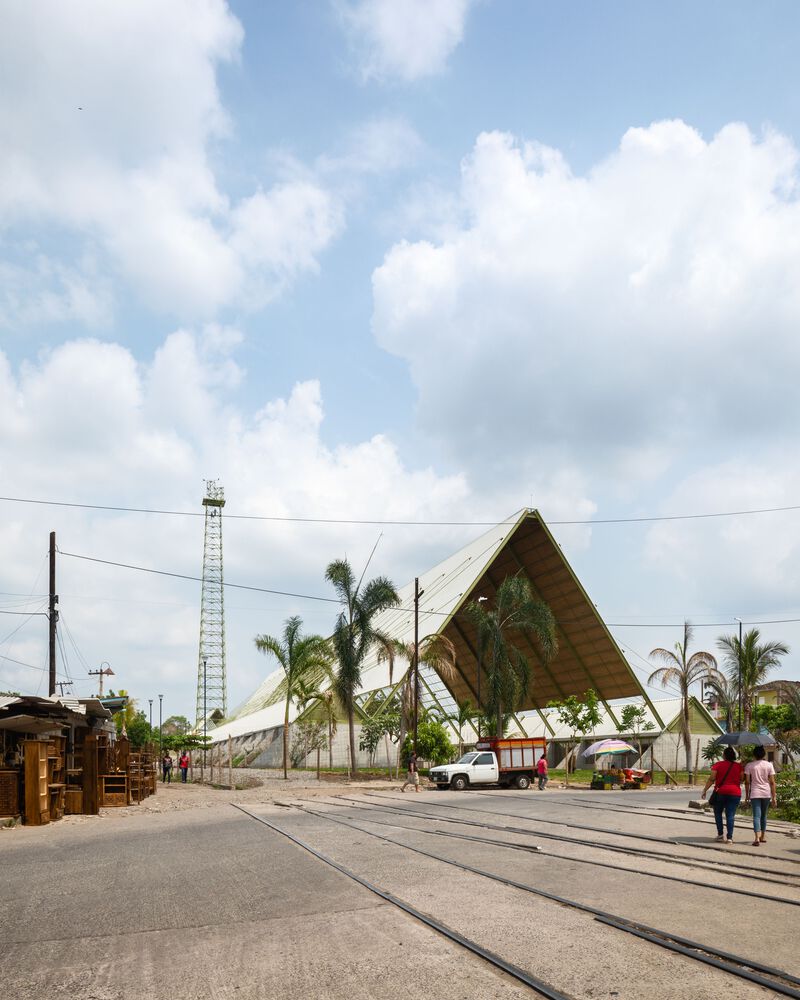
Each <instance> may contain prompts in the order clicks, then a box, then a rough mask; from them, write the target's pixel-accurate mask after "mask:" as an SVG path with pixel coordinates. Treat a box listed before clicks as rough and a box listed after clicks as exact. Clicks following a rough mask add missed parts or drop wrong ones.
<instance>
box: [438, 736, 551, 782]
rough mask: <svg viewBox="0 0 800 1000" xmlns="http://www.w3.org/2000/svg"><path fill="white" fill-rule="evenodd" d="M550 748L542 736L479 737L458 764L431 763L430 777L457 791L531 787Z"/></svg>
mask: <svg viewBox="0 0 800 1000" xmlns="http://www.w3.org/2000/svg"><path fill="white" fill-rule="evenodd" d="M546 752H547V742H546V740H543V739H541V738H536V739H534V738H530V739H508V740H506V739H502V740H499V739H496V738H494V737H486V738H484V739H481V740H478V742H477V743H476V744H475V749H474V750H470V751H469V752H468V753H465V754H464V755H463V756H462V757H461V758H460V759H459V760H457V761H456V762H455V764H442V765H440V766H439V767H432V768H431V769H430V772H429V775H428V777H429V779H430V780H431V781H432V782H433V784H434V785H435V786H436V788H439V789H446V788H452V789H454V790H455V791H457V792H461V791H463V790H464V789H465V788H469V786H470V785H500V786H501V787H503V788H530V785H531V782H532V781H533V780H534V778H535V777H536V764H537V763H538V761H539V758H540V757H541V756H542V755H543V754H545V753H546Z"/></svg>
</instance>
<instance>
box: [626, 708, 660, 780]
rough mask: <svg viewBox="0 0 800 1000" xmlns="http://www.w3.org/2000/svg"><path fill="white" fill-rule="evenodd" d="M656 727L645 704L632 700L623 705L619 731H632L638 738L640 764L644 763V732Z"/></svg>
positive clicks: (635, 737)
mask: <svg viewBox="0 0 800 1000" xmlns="http://www.w3.org/2000/svg"><path fill="white" fill-rule="evenodd" d="M655 728H656V727H655V726H654V725H653V723H652V722H651V721H650V720H649V719H648V718H647V710H646V709H645V707H644V705H637V704H636V703H635V702H630V703H629V704H628V705H623V706H622V712H621V713H620V720H619V726H618V727H617V732H619V733H621V734H628V733H630V734H631V735H632V736H633V738H634V739H635V740H636V747H637V749H638V751H639V766H640V767H641V764H642V733H649V732H652V730H654V729H655Z"/></svg>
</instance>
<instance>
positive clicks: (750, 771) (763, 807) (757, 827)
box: [744, 747, 778, 847]
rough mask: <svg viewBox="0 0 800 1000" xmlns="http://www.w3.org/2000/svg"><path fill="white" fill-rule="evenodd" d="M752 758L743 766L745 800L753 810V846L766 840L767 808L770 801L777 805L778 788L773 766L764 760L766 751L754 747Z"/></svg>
mask: <svg viewBox="0 0 800 1000" xmlns="http://www.w3.org/2000/svg"><path fill="white" fill-rule="evenodd" d="M753 757H754V758H755V759H754V760H751V761H750V763H749V764H745V766H744V787H745V801H746V802H749V803H750V806H751V808H752V810H753V832H754V837H755V839H754V840H753V847H758V845H759V844H765V843H766V841H767V810H768V809H769V806H770V803H772V805H774V806H775V805H777V804H778V800H777V796H778V790H777V788H776V787H775V768H774V767H773V766H772V764H771V763H770V762H769V761H768V760H765V759H764V758H765V757H766V751H765V750H764V748H763V747H756V748H755V750H754V751H753Z"/></svg>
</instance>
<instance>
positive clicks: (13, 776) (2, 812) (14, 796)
mask: <svg viewBox="0 0 800 1000" xmlns="http://www.w3.org/2000/svg"><path fill="white" fill-rule="evenodd" d="M19 814H20V808H19V770H18V769H17V768H8V769H6V768H3V769H0V816H4V817H5V816H8V817H14V816H19Z"/></svg>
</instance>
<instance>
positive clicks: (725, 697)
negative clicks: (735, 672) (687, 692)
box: [705, 674, 736, 732]
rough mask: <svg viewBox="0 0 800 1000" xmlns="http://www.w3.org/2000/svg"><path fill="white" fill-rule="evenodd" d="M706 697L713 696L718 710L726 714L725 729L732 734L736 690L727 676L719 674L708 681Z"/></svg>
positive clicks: (706, 683)
mask: <svg viewBox="0 0 800 1000" xmlns="http://www.w3.org/2000/svg"><path fill="white" fill-rule="evenodd" d="M705 685H706V695H709V694H710V695H711V696H712V697H713V699H714V701H716V703H717V707H718V710H719V709H722V711H723V712H724V713H725V729H726V730H727V731H728V732H731V731H732V729H733V712H734V709H735V707H736V689H735V688H734V686H733V685H732V684H731V682H730V681H729V680H728V678H727V677H726V676H725V674H719V676H717V677H711V678H709V679H707V680H706V682H705Z"/></svg>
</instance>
